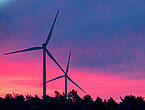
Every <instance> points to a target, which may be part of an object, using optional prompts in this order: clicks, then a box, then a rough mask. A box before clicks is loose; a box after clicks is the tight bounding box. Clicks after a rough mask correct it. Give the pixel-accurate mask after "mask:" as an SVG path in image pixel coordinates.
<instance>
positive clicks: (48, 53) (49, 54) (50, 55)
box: [46, 49, 65, 73]
mask: <svg viewBox="0 0 145 110" xmlns="http://www.w3.org/2000/svg"><path fill="white" fill-rule="evenodd" d="M46 52H47V55H48V56H49V57H50V58H51V59H52V60H53V61H54V62H55V63H56V65H57V66H58V67H59V68H60V69H61V70H62V71H63V72H64V73H65V71H64V70H63V68H62V67H61V66H60V65H59V63H58V62H57V61H56V60H55V58H54V57H53V56H52V54H51V53H50V52H49V51H48V50H47V49H46Z"/></svg>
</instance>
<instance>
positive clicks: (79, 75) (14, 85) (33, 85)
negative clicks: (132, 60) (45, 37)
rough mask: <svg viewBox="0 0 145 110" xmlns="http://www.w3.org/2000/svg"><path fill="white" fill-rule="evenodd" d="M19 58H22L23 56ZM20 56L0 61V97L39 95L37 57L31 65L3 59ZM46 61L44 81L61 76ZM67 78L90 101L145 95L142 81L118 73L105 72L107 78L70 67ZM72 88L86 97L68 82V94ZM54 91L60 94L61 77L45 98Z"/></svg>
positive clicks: (55, 68) (61, 87) (58, 71)
mask: <svg viewBox="0 0 145 110" xmlns="http://www.w3.org/2000/svg"><path fill="white" fill-rule="evenodd" d="M28 53H29V52H28ZM21 55H22V56H23V54H21ZM21 55H20V54H19V55H18V54H17V55H12V56H4V57H3V59H2V58H1V59H0V62H1V65H0V67H1V69H0V79H1V81H0V87H1V88H0V96H4V95H5V94H6V93H18V94H32V95H34V94H37V95H39V96H42V85H40V84H41V83H42V63H41V58H38V59H39V60H37V59H36V60H33V62H29V59H26V60H25V61H18V62H14V61H8V60H7V58H8V57H15V58H16V57H17V56H21ZM23 57H24V56H23ZM47 58H48V57H47ZM30 61H31V60H30ZM47 62H48V63H47V80H49V79H52V78H54V77H56V76H58V75H62V74H63V73H62V72H61V71H60V70H59V69H58V68H57V67H56V65H55V64H54V63H53V62H52V61H50V60H48V61H47ZM135 74H137V73H134V75H135ZM68 75H69V76H70V77H71V78H72V79H73V80H74V81H75V82H76V83H77V84H79V86H81V87H82V88H83V89H84V90H85V91H86V92H87V94H90V95H91V96H92V97H93V99H95V98H96V97H97V96H99V97H101V98H109V97H113V98H115V99H116V100H119V97H120V96H125V95H128V94H133V95H139V96H145V93H144V90H145V89H144V86H145V84H144V80H145V79H144V78H142V79H139V80H137V79H134V80H132V79H131V78H129V77H130V76H129V75H127V77H128V78H127V77H126V75H121V74H120V75H117V74H113V73H109V74H108V75H107V74H105V71H104V72H101V71H100V72H99V71H93V70H88V69H85V68H84V69H82V70H75V69H73V66H71V67H70V71H69V73H68ZM72 89H75V90H77V91H78V94H79V95H80V96H81V97H83V96H84V95H86V94H84V93H83V92H82V91H80V90H79V89H78V88H77V87H75V86H74V85H73V84H72V83H70V82H69V83H68V91H70V90H72ZM55 90H58V91H59V92H60V93H62V92H63V91H64V79H63V78H62V79H58V80H56V81H53V82H50V83H48V84H47V94H48V95H50V96H54V91H55Z"/></svg>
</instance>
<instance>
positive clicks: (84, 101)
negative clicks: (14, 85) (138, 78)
mask: <svg viewBox="0 0 145 110" xmlns="http://www.w3.org/2000/svg"><path fill="white" fill-rule="evenodd" d="M120 99H121V102H120V103H117V102H116V101H115V100H114V99H113V98H111V97H110V99H107V100H102V99H101V98H100V97H97V98H96V99H95V100H93V99H92V98H91V96H90V95H85V96H84V97H83V98H80V97H79V96H78V94H77V91H75V90H72V91H70V92H69V93H68V100H65V95H64V94H60V93H59V92H58V91H55V97H50V96H45V97H42V98H39V97H38V96H37V95H35V96H31V95H26V96H23V95H18V94H14V95H11V94H6V96H5V97H4V98H2V97H0V110H145V100H144V98H143V97H135V96H132V95H128V96H125V97H124V98H121V97H120Z"/></svg>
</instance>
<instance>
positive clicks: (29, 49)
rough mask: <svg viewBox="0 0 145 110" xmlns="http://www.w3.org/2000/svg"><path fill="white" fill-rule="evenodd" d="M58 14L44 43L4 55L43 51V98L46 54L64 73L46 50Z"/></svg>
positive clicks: (44, 93)
mask: <svg viewBox="0 0 145 110" xmlns="http://www.w3.org/2000/svg"><path fill="white" fill-rule="evenodd" d="M58 13H59V10H58V11H57V13H56V16H55V19H54V21H53V24H52V27H51V29H50V32H49V34H48V37H47V39H46V41H45V43H43V44H42V46H40V47H31V48H28V49H23V50H19V51H14V52H10V53H6V54H4V55H9V54H14V53H19V52H25V51H32V50H41V49H42V50H43V96H46V53H47V55H48V56H49V57H50V58H51V59H52V60H53V61H54V62H55V63H56V65H57V66H58V67H59V68H60V69H61V70H62V71H63V72H64V70H63V69H62V68H61V66H60V65H59V64H58V62H57V61H56V60H55V58H54V57H53V56H52V54H51V53H50V51H48V49H47V48H46V46H47V44H48V42H49V41H50V38H51V35H52V31H53V28H54V25H55V22H56V19H57V16H58Z"/></svg>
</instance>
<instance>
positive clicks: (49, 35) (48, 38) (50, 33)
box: [45, 10, 59, 45]
mask: <svg viewBox="0 0 145 110" xmlns="http://www.w3.org/2000/svg"><path fill="white" fill-rule="evenodd" d="M58 13H59V10H58V11H57V13H56V16H55V19H54V21H53V24H52V27H51V29H50V32H49V34H48V37H47V40H46V42H45V45H47V44H48V42H49V40H50V38H51V35H52V31H53V28H54V25H55V22H56V19H57V16H58Z"/></svg>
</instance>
